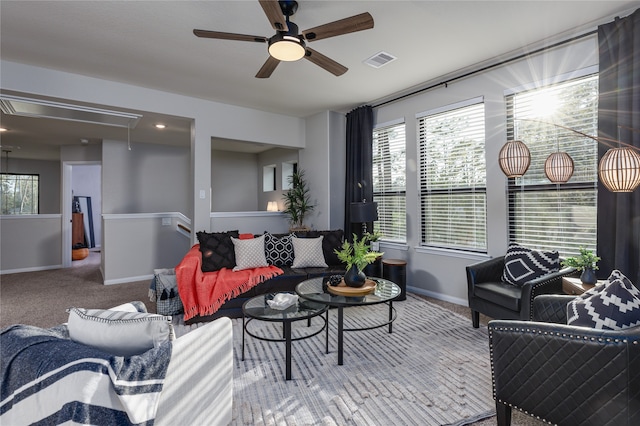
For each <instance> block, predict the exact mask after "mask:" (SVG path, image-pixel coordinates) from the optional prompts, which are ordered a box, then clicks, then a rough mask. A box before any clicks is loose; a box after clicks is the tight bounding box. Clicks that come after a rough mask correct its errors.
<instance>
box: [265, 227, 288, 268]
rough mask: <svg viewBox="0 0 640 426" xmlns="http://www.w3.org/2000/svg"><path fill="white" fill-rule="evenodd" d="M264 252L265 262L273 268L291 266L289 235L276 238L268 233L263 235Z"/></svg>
mask: <svg viewBox="0 0 640 426" xmlns="http://www.w3.org/2000/svg"><path fill="white" fill-rule="evenodd" d="M264 237H265V238H264V251H265V254H266V256H267V262H269V264H270V265H274V266H291V264H292V263H293V243H292V242H291V238H292V237H293V236H292V235H291V234H289V235H284V236H282V237H276V236H275V235H272V234H270V233H268V232H265V234H264Z"/></svg>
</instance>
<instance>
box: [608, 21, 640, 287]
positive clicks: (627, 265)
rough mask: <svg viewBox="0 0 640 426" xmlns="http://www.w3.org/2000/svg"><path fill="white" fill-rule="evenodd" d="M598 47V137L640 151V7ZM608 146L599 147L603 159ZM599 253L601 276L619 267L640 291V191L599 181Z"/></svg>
mask: <svg viewBox="0 0 640 426" xmlns="http://www.w3.org/2000/svg"><path fill="white" fill-rule="evenodd" d="M598 43H599V46H600V77H599V80H600V88H599V91H600V96H599V100H598V134H599V136H600V137H606V138H613V139H618V140H621V141H623V142H625V143H628V144H631V145H633V146H636V147H639V148H640V133H638V131H640V9H638V10H636V11H635V12H634V13H633V14H631V15H630V16H628V17H626V18H622V19H620V18H616V20H615V21H614V22H611V23H608V24H606V25H602V26H600V27H598ZM619 126H622V127H619ZM628 128H632V129H635V130H636V131H632V130H629V129H628ZM609 148H610V146H607V145H605V144H604V143H599V144H598V158H601V157H602V156H603V155H604V154H605V152H607V150H608V149H609ZM597 253H598V256H600V257H601V258H602V260H601V261H600V263H599V264H598V265H599V267H600V270H599V273H600V274H599V275H600V276H599V278H606V277H607V276H608V274H609V273H610V272H611V271H612V270H613V269H619V270H620V271H621V272H622V273H623V274H625V275H626V276H627V277H629V279H631V281H633V283H634V284H635V285H636V286H638V287H640V189H636V190H635V191H634V192H632V193H612V192H610V191H609V190H607V189H606V188H605V187H604V186H603V185H602V184H601V183H598V248H597Z"/></svg>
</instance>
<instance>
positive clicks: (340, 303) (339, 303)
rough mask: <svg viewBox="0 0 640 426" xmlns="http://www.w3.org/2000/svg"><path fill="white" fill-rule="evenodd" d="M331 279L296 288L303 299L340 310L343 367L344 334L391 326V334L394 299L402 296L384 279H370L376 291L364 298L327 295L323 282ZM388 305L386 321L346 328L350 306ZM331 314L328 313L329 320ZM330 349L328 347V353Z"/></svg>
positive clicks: (393, 317) (339, 328) (339, 356)
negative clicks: (345, 320)
mask: <svg viewBox="0 0 640 426" xmlns="http://www.w3.org/2000/svg"><path fill="white" fill-rule="evenodd" d="M328 279H329V277H318V278H312V279H309V280H306V281H303V282H301V283H300V284H298V285H297V286H296V293H297V294H298V296H300V297H301V298H303V299H306V300H309V301H312V302H316V303H324V304H325V305H327V306H331V307H336V308H338V365H343V333H344V332H345V331H364V330H372V329H374V328H380V327H384V326H385V325H388V326H389V333H391V332H392V331H393V328H392V327H393V321H395V319H396V310H395V309H394V308H393V299H395V298H397V297H398V296H399V295H400V292H401V290H400V287H399V286H398V285H397V284H396V283H394V282H391V281H389V280H385V279H383V278H375V277H368V279H370V280H373V281H374V282H375V283H376V287H375V289H374V291H373V292H372V293H370V294H367V295H364V296H340V295H335V294H331V293H327V292H325V291H324V290H323V285H322V284H323V281H327V280H328ZM379 303H386V304H387V305H389V317H388V319H387V320H386V321H384V322H382V323H380V324H376V325H374V326H371V327H363V328H344V312H343V310H344V308H348V307H350V306H367V305H377V304H379ZM328 319H329V313H328V312H327V320H328ZM328 349H329V347H328V346H327V353H329V352H328Z"/></svg>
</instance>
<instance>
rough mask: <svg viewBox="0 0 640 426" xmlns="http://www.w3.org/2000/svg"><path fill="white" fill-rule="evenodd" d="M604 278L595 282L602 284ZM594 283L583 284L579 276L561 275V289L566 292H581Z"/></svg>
mask: <svg viewBox="0 0 640 426" xmlns="http://www.w3.org/2000/svg"><path fill="white" fill-rule="evenodd" d="M605 281H606V280H598V282H597V283H596V284H602V283H603V282H605ZM593 287H595V285H589V284H583V283H582V281H580V278H573V277H562V291H564V292H565V293H566V294H582V293H584V292H585V291H587V290H590V289H592V288H593Z"/></svg>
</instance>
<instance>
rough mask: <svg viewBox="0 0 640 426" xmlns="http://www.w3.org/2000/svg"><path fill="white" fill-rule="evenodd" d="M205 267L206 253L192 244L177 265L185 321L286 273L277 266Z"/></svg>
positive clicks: (210, 313)
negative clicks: (215, 268) (205, 270)
mask: <svg viewBox="0 0 640 426" xmlns="http://www.w3.org/2000/svg"><path fill="white" fill-rule="evenodd" d="M201 267H202V254H201V253H200V249H199V245H198V244H196V245H194V246H193V247H191V250H189V252H188V253H187V254H186V255H185V257H184V258H183V259H182V260H181V261H180V263H179V264H178V266H176V279H177V281H178V293H179V294H180V299H182V304H183V305H184V320H185V321H188V320H189V319H191V318H193V317H195V316H196V315H200V316H207V315H212V314H213V313H215V312H216V311H217V310H218V309H220V306H222V304H223V303H224V302H226V301H227V300H229V299H233V298H234V297H236V296H238V295H239V294H242V293H244V292H245V291H247V290H249V289H250V288H252V287H255V286H256V285H258V284H260V283H261V282H263V281H266V280H268V279H269V278H273V277H275V276H278V275H282V274H283V273H284V272H283V271H282V269H280V268H277V267H275V266H265V267H261V268H254V269H245V270H243V271H236V272H234V271H232V270H231V269H227V268H222V269H220V270H219V271H215V272H202V269H201Z"/></svg>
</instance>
